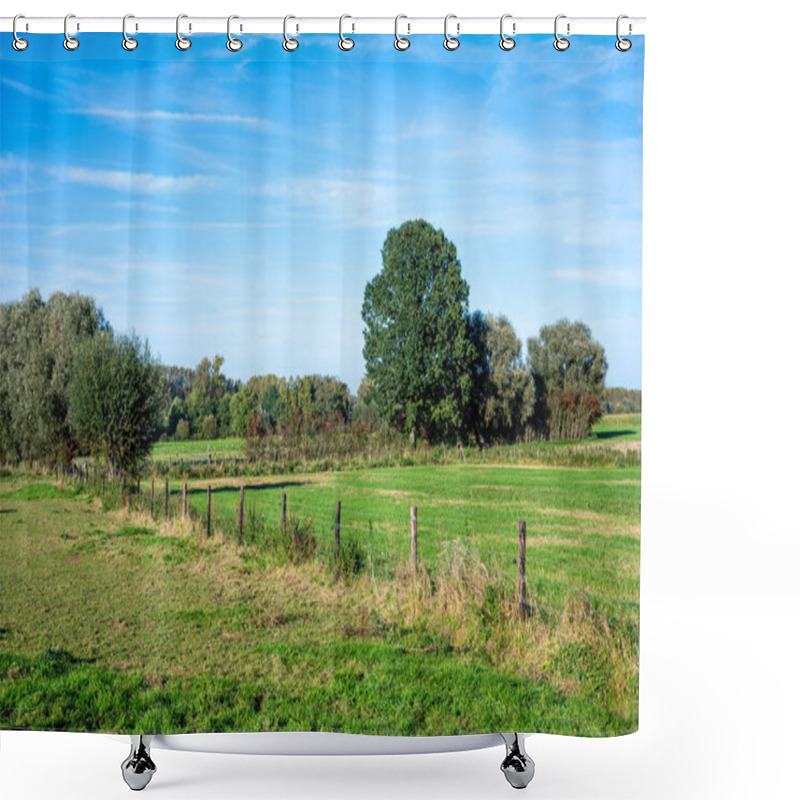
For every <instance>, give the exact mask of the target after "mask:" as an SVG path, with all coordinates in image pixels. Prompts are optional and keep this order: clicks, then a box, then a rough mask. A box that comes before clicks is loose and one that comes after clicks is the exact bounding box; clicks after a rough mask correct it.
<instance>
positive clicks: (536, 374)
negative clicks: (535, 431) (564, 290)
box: [528, 319, 608, 439]
mask: <svg viewBox="0 0 800 800" xmlns="http://www.w3.org/2000/svg"><path fill="white" fill-rule="evenodd" d="M528 363H529V365H530V368H531V372H532V374H533V379H534V381H535V383H536V403H537V425H538V427H539V431H540V433H541V434H542V435H545V436H547V437H548V438H550V439H581V438H583V437H585V436H588V435H589V434H590V433H591V429H592V423H593V422H595V421H596V420H597V419H599V418H600V416H601V415H602V402H603V389H604V386H605V378H606V372H607V370H608V362H607V361H606V353H605V350H604V349H603V346H602V345H601V344H600V343H599V342H597V341H595V339H593V338H592V332H591V330H589V327H588V326H587V325H585V324H584V323H582V322H570V321H569V320H567V319H562V320H559V321H558V322H556V323H554V324H553V325H544V326H543V327H542V328H541V329H540V330H539V336H538V337H537V338H532V339H528Z"/></svg>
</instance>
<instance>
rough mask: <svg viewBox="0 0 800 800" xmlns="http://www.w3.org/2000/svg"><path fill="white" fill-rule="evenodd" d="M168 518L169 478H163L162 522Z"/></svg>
mask: <svg viewBox="0 0 800 800" xmlns="http://www.w3.org/2000/svg"><path fill="white" fill-rule="evenodd" d="M168 518H169V478H164V522H166V521H167V519H168Z"/></svg>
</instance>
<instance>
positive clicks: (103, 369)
mask: <svg viewBox="0 0 800 800" xmlns="http://www.w3.org/2000/svg"><path fill="white" fill-rule="evenodd" d="M237 35H240V36H241V41H242V43H243V46H241V47H240V48H237V46H236V45H234V46H233V47H232V48H227V47H226V46H225V45H226V39H225V37H224V36H220V35H218V34H215V35H211V34H206V35H196V36H192V37H191V40H190V41H191V47H189V48H188V49H181V48H179V47H176V46H175V44H176V40H175V37H174V36H168V35H163V34H147V35H141V36H140V37H139V45H138V47H136V48H135V49H127V48H123V47H120V42H121V36H120V35H118V34H85V35H78V37H77V38H78V40H79V44H80V47H78V48H77V49H71V50H70V49H68V48H66V47H63V46H62V45H63V44H64V41H65V40H64V38H63V37H60V36H56V35H28V37H27V38H28V40H29V46H28V47H27V48H26V49H24V50H19V51H17V50H16V49H14V48H13V47H12V44H11V36H10V35H9V34H3V35H2V37H0V96H1V97H2V121H0V149H1V155H0V174H1V175H2V193H1V194H0V212H1V213H2V225H0V267H1V269H2V273H1V274H0V301H1V302H2V306H1V307H0V308H1V315H0V528H1V530H0V728H22V729H38V730H70V731H105V732H113V731H116V732H121V733H134V734H135V733H139V732H141V731H144V732H152V733H181V732H188V733H195V732H207V731H338V732H346V733H361V734H365V733H369V734H388V735H435V734H462V733H484V732H496V731H501V730H503V731H505V730H519V731H539V732H546V733H557V734H569V735H580V736H609V735H616V734H623V733H628V732H631V731H634V730H636V728H637V725H638V652H639V602H638V598H639V535H640V475H641V402H642V398H641V154H642V77H643V56H644V41H643V37H641V36H634V37H632V40H633V46H632V47H631V49H630V50H628V51H627V52H624V51H621V50H620V49H618V48H616V47H615V42H616V39H615V37H614V36H613V35H611V36H575V37H573V39H572V42H571V46H570V47H569V48H568V49H566V50H563V51H562V50H560V49H558V48H555V47H553V37H552V36H549V37H548V36H538V35H531V36H525V37H517V42H516V47H514V48H513V49H505V48H503V47H498V37H497V36H488V35H486V36H483V35H475V36H469V37H467V36H465V37H463V39H462V41H461V44H460V46H459V47H458V48H456V49H452V50H451V49H448V48H445V47H442V39H441V37H434V36H429V35H425V36H422V35H418V36H410V37H409V41H410V46H409V47H407V48H406V49H402V45H401V46H400V47H395V46H393V45H394V43H395V39H394V37H391V36H385V35H357V36H354V37H353V41H354V46H352V47H349V48H348V46H347V45H345V46H341V47H340V46H337V45H338V44H339V42H340V39H339V37H337V36H332V35H310V34H309V35H301V36H299V37H297V41H298V42H299V46H297V47H296V48H295V49H294V50H292V46H293V45H291V43H289V44H288V46H287V47H282V46H281V43H282V38H281V37H280V36H278V37H276V36H271V35H246V34H237Z"/></svg>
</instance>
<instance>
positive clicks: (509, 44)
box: [500, 14, 517, 51]
mask: <svg viewBox="0 0 800 800" xmlns="http://www.w3.org/2000/svg"><path fill="white" fill-rule="evenodd" d="M512 16H513V15H512V14H503V16H502V17H500V49H501V50H506V51H508V50H513V49H514V48H515V47H516V45H517V43H516V42H515V41H514V40H513V39H512V38H511V37H510V36H506V35H505V33H504V31H503V28H504V26H505V22H506V20H507V19H511V18H512Z"/></svg>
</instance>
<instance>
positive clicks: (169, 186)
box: [60, 167, 218, 194]
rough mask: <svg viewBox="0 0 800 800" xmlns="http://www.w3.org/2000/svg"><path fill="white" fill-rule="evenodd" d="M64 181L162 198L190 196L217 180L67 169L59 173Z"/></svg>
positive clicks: (213, 184) (102, 170)
mask: <svg viewBox="0 0 800 800" xmlns="http://www.w3.org/2000/svg"><path fill="white" fill-rule="evenodd" d="M60 177H61V179H62V180H65V181H70V182H72V183H80V184H83V185H85V186H95V187H97V188H100V189H110V190H111V191H116V192H134V193H136V194H161V193H162V192H189V191H193V190H195V189H202V188H211V187H213V186H215V185H217V183H218V181H217V179H215V178H213V177H211V176H208V175H178V176H175V175H153V174H151V173H148V172H125V171H124V170H106V169H89V168H87V167H67V168H65V169H63V170H61V172H60Z"/></svg>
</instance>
